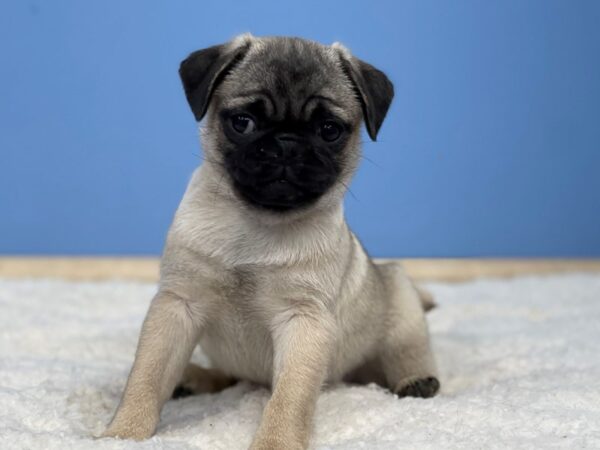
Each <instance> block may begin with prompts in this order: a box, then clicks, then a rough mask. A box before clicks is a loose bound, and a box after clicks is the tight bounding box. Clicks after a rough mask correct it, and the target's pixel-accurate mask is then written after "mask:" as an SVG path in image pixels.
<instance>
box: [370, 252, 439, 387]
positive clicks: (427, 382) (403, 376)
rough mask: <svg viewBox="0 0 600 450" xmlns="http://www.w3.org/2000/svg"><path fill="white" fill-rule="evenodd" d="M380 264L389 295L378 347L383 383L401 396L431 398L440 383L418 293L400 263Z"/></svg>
mask: <svg viewBox="0 0 600 450" xmlns="http://www.w3.org/2000/svg"><path fill="white" fill-rule="evenodd" d="M379 267H380V270H381V274H382V275H383V279H384V280H385V283H386V286H387V292H388V295H389V296H390V298H388V301H389V303H388V304H389V311H388V315H387V321H386V324H385V331H384V339H383V340H382V343H381V347H380V349H379V358H380V361H381V367H382V369H383V373H384V375H385V379H386V383H387V385H388V387H389V388H390V389H391V390H392V391H393V392H394V393H396V394H398V395H399V396H401V397H404V396H412V397H433V396H434V395H435V394H436V393H437V391H438V390H439V387H440V383H439V381H438V377H437V369H436V367H435V361H434V359H433V355H432V353H431V348H430V344H429V332H428V330H427V322H426V321H425V312H424V309H423V305H422V302H421V299H420V297H419V293H418V292H417V290H416V289H415V287H414V285H413V283H412V282H411V280H410V279H409V278H408V277H407V275H406V274H405V273H404V271H403V270H402V268H401V267H400V266H399V265H397V264H386V265H382V266H379Z"/></svg>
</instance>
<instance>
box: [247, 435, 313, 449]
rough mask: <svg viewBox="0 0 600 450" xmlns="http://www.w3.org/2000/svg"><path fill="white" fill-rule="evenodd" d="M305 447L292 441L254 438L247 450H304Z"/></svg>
mask: <svg viewBox="0 0 600 450" xmlns="http://www.w3.org/2000/svg"><path fill="white" fill-rule="evenodd" d="M305 448H306V447H305V446H304V445H302V444H300V443H298V442H295V441H293V440H286V439H277V438H274V437H272V436H271V437H266V438H260V437H259V438H255V439H254V441H253V442H252V445H250V449H249V450H304V449H305Z"/></svg>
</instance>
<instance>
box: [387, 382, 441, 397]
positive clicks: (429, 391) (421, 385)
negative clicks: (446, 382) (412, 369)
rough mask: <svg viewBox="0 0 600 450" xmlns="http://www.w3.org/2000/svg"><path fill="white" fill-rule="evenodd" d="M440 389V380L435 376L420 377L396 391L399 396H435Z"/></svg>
mask: <svg viewBox="0 0 600 450" xmlns="http://www.w3.org/2000/svg"><path fill="white" fill-rule="evenodd" d="M439 390H440V382H439V381H438V379H437V378H435V377H427V378H419V379H416V380H414V381H411V382H410V383H408V384H407V385H406V386H404V387H403V388H401V389H400V390H398V392H396V393H397V394H398V396H399V397H421V398H429V397H433V396H434V395H435V394H437V392H438V391H439Z"/></svg>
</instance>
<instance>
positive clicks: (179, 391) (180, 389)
mask: <svg viewBox="0 0 600 450" xmlns="http://www.w3.org/2000/svg"><path fill="white" fill-rule="evenodd" d="M190 395H194V392H193V391H192V390H191V389H188V388H186V387H185V386H184V385H182V384H180V385H178V386H175V389H174V390H173V394H171V398H173V399H177V398H184V397H189V396H190Z"/></svg>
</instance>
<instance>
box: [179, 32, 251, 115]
mask: <svg viewBox="0 0 600 450" xmlns="http://www.w3.org/2000/svg"><path fill="white" fill-rule="evenodd" d="M249 46H250V44H249V43H248V42H246V43H244V44H242V45H237V46H233V44H231V43H228V44H223V45H215V46H214V47H209V48H205V49H203V50H198V51H196V52H194V53H192V54H191V55H190V56H188V57H187V59H185V60H183V61H182V62H181V65H180V66H179V76H180V77H181V81H182V82H183V89H184V90H185V96H186V98H187V101H188V103H189V104H190V107H191V108H192V112H193V113H194V117H195V118H196V120H197V121H200V120H201V119H202V118H203V117H204V114H206V110H207V109H208V104H209V102H210V98H211V96H212V94H213V92H214V91H215V89H216V88H217V86H218V85H219V83H220V82H221V81H222V80H223V78H224V77H225V75H227V72H228V71H229V70H231V68H232V67H233V66H234V65H235V64H236V63H237V62H239V61H240V60H241V59H242V58H243V57H244V55H245V54H246V52H247V51H248V47H249Z"/></svg>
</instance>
